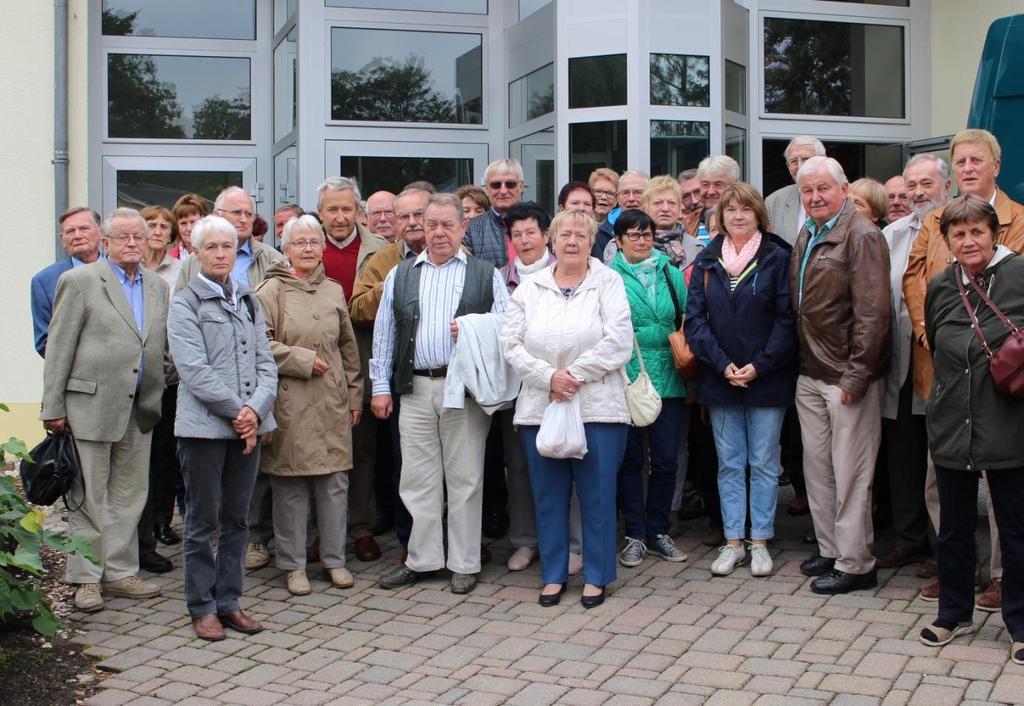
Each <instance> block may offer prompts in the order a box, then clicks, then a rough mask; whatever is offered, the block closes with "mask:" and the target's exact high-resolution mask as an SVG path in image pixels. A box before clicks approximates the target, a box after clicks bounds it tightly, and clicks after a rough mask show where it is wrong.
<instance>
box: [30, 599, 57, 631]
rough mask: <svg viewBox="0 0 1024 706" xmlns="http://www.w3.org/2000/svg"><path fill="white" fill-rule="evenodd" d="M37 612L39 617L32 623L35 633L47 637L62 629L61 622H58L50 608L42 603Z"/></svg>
mask: <svg viewBox="0 0 1024 706" xmlns="http://www.w3.org/2000/svg"><path fill="white" fill-rule="evenodd" d="M37 611H38V613H39V615H37V616H36V618H35V620H33V621H32V627H33V628H35V631H36V632H38V633H39V634H41V635H46V636H47V637H49V636H51V635H53V634H54V633H56V632H57V628H59V627H60V621H59V620H57V616H55V615H54V614H53V611H52V610H50V607H49V606H48V605H46V604H45V603H42V602H40V603H39V606H38V607H37Z"/></svg>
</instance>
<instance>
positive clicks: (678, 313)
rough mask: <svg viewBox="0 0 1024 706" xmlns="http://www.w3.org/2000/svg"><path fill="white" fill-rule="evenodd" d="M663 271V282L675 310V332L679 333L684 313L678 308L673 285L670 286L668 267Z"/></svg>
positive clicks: (677, 299)
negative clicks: (666, 285) (666, 286)
mask: <svg viewBox="0 0 1024 706" xmlns="http://www.w3.org/2000/svg"><path fill="white" fill-rule="evenodd" d="M669 267H672V265H669ZM663 271H664V273H665V282H666V283H667V284H668V293H669V296H670V297H672V307H673V308H674V309H675V310H676V330H677V331H679V330H681V329H682V328H683V318H684V313H683V311H682V309H681V308H680V306H679V297H678V296H677V295H676V288H675V285H674V284H672V278H671V277H669V275H668V267H666V268H665V269H664V270H663Z"/></svg>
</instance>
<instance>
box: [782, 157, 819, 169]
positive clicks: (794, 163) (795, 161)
mask: <svg viewBox="0 0 1024 706" xmlns="http://www.w3.org/2000/svg"><path fill="white" fill-rule="evenodd" d="M811 156H813V155H811ZM810 158H811V157H810V156H808V157H790V158H789V159H787V160H786V164H788V165H789V166H791V167H798V166H800V165H801V164H803V163H804V162H806V161H807V160H808V159H810Z"/></svg>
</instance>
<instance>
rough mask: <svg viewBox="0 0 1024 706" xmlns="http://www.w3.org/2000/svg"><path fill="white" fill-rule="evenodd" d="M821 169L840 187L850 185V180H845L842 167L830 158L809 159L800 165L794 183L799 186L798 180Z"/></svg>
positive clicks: (817, 157) (816, 157)
mask: <svg viewBox="0 0 1024 706" xmlns="http://www.w3.org/2000/svg"><path fill="white" fill-rule="evenodd" d="M823 167H824V168H825V169H826V170H827V171H828V173H829V176H831V177H832V179H833V180H834V181H835V182H836V184H837V185H839V186H840V187H843V186H847V185H848V184H849V183H850V180H849V179H847V178H846V172H844V171H843V165H841V164H840V163H839V162H837V161H836V160H835V159H833V158H832V157H821V156H815V157H811V158H810V159H808V160H807V161H806V162H804V163H803V164H801V165H800V169H799V170H798V171H797V173H796V183H797V184H799V183H800V180H801V179H803V178H804V177H807V176H810V175H811V174H814V173H816V172H819V171H821V169H822V168H823Z"/></svg>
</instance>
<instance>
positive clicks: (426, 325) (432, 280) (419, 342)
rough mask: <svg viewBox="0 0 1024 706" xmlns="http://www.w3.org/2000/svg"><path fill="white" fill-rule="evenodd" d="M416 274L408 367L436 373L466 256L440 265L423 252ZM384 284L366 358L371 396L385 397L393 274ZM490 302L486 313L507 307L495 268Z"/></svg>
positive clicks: (448, 342)
mask: <svg viewBox="0 0 1024 706" xmlns="http://www.w3.org/2000/svg"><path fill="white" fill-rule="evenodd" d="M416 267H420V268H422V271H421V272H420V290H419V302H420V303H419V306H420V318H419V322H418V323H417V325H416V349H415V352H414V354H413V368H415V369H425V368H440V367H443V366H445V365H448V359H449V358H451V355H452V348H453V347H454V345H455V341H454V340H453V339H452V334H451V331H450V330H449V327H448V325H449V324H450V323H451V322H452V321H453V320H454V319H455V312H456V310H457V309H458V308H459V302H460V301H461V300H462V287H463V284H464V283H465V281H466V253H465V252H463V251H462V250H459V251H458V252H457V253H456V255H455V257H453V258H452V259H450V260H448V262H446V263H444V264H443V265H435V264H434V263H432V262H431V261H430V259H429V258H428V257H427V252H426V251H423V252H421V253H420V254H419V256H418V257H417V258H416ZM397 269H398V268H397V267H396V268H394V269H392V270H391V272H389V273H388V276H387V277H386V278H385V279H384V294H383V295H382V296H381V300H380V307H379V308H378V309H377V318H376V320H375V321H374V325H373V357H372V358H371V359H370V380H372V381H373V394H374V395H390V394H391V374H392V372H393V361H394V354H395V309H394V301H395V271H396V270H397ZM492 290H493V293H494V294H493V296H494V303H493V304H492V305H491V311H492V312H494V313H501V312H503V311H505V308H506V307H507V306H508V289H507V288H506V287H505V280H504V278H503V277H502V276H501V273H500V272H498V270H497V269H495V270H494V278H493V285H492Z"/></svg>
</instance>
